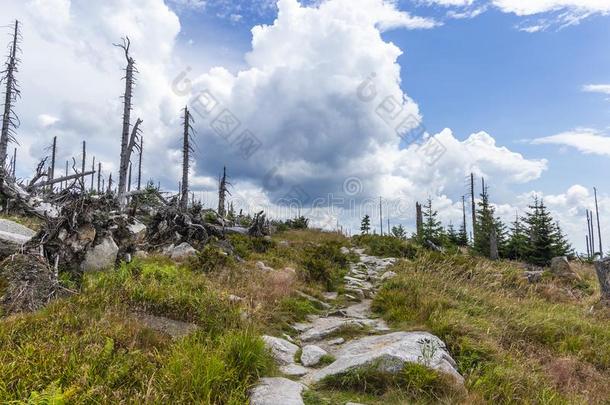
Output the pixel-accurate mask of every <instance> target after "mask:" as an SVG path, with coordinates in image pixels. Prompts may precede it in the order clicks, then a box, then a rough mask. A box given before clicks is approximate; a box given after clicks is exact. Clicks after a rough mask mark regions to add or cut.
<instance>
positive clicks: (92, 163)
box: [89, 156, 95, 193]
mask: <svg viewBox="0 0 610 405" xmlns="http://www.w3.org/2000/svg"><path fill="white" fill-rule="evenodd" d="M91 171H92V172H93V173H92V174H91V185H90V186H89V191H91V192H92V193H93V191H94V189H93V182H94V181H95V156H93V162H91Z"/></svg>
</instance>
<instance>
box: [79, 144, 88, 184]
mask: <svg viewBox="0 0 610 405" xmlns="http://www.w3.org/2000/svg"><path fill="white" fill-rule="evenodd" d="M86 160H87V142H85V141H83V160H82V161H81V166H80V172H81V173H85V163H86ZM80 180H81V182H80V183H81V193H83V194H84V193H85V179H84V178H81V179H80Z"/></svg>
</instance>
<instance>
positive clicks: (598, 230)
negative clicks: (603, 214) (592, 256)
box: [593, 187, 604, 257]
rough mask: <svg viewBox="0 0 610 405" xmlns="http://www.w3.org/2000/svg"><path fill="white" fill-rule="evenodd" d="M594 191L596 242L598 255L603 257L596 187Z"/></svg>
mask: <svg viewBox="0 0 610 405" xmlns="http://www.w3.org/2000/svg"><path fill="white" fill-rule="evenodd" d="M593 192H594V193H595V216H596V217H597V242H598V243H599V256H600V257H604V249H603V248H602V229H601V227H600V226H599V206H598V205H597V188H595V187H593Z"/></svg>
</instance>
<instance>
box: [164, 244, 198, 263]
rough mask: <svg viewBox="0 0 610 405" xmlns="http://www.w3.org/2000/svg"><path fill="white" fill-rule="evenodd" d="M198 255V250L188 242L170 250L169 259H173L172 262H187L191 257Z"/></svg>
mask: <svg viewBox="0 0 610 405" xmlns="http://www.w3.org/2000/svg"><path fill="white" fill-rule="evenodd" d="M196 254H197V250H196V249H195V248H194V247H192V246H191V245H189V244H188V243H186V242H183V243H181V244H179V245H178V246H176V247H174V248H172V249H171V250H170V254H169V257H171V258H172V260H185V259H188V258H189V257H193V256H195V255H196Z"/></svg>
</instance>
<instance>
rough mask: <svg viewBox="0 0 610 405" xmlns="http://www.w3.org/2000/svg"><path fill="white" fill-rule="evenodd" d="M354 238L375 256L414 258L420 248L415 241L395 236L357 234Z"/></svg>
mask: <svg viewBox="0 0 610 405" xmlns="http://www.w3.org/2000/svg"><path fill="white" fill-rule="evenodd" d="M352 240H353V242H354V243H355V244H356V245H358V246H362V247H364V248H365V251H366V253H367V254H369V255H374V256H381V257H404V258H407V259H414V258H415V257H416V256H417V253H418V251H419V250H420V248H419V247H418V246H417V245H416V244H415V243H413V242H411V241H405V240H403V239H399V238H396V237H394V236H381V235H357V236H354V237H353V238H352Z"/></svg>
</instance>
